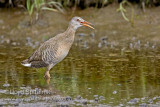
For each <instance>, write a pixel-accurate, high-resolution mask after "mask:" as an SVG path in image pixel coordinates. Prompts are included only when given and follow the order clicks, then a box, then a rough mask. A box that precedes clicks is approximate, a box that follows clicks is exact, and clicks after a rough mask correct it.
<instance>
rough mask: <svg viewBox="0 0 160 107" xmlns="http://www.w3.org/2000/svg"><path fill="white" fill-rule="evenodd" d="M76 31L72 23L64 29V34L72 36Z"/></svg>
mask: <svg viewBox="0 0 160 107" xmlns="http://www.w3.org/2000/svg"><path fill="white" fill-rule="evenodd" d="M75 32H76V29H75V28H74V26H73V25H71V24H70V25H69V26H68V28H67V30H66V31H65V34H66V36H74V35H75Z"/></svg>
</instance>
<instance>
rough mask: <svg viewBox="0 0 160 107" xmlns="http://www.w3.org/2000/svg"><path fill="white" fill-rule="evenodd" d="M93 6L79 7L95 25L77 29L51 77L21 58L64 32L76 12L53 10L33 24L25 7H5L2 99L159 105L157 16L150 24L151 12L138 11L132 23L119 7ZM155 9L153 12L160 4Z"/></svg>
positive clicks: (0, 71) (0, 58)
mask: <svg viewBox="0 0 160 107" xmlns="http://www.w3.org/2000/svg"><path fill="white" fill-rule="evenodd" d="M137 11H138V10H137ZM148 11H149V10H148ZM8 12H9V14H7V13H8ZM94 12H95V10H94V9H87V10H84V11H76V12H75V13H74V15H78V16H82V17H84V18H85V19H86V20H88V21H90V22H92V23H95V28H96V30H95V31H92V30H90V29H85V28H81V29H79V30H78V31H77V33H76V37H75V42H74V44H73V46H72V48H71V50H70V52H69V55H68V56H67V57H66V58H65V59H64V60H63V61H62V62H60V63H59V64H57V65H56V66H55V67H53V69H52V70H51V77H52V78H51V79H50V80H47V81H46V80H45V79H44V78H43V74H44V70H45V69H33V68H26V67H23V66H22V65H20V62H21V61H22V60H23V59H25V58H27V57H29V55H30V54H31V53H32V52H33V51H34V50H35V48H37V47H38V46H39V44H40V43H41V42H42V41H45V40H47V39H48V38H50V37H51V35H55V34H57V33H59V32H63V31H64V30H65V29H66V27H67V22H68V20H69V18H70V17H72V16H71V15H65V16H63V15H61V14H58V13H50V12H48V13H45V14H46V16H43V18H42V19H40V21H39V22H37V24H34V25H33V26H28V25H26V23H27V21H28V16H27V14H26V13H25V12H24V11H17V10H13V11H11V10H10V11H8V10H0V15H1V16H2V17H0V18H1V19H0V20H1V21H0V24H1V27H0V29H1V31H2V32H1V33H0V37H1V41H0V43H1V45H0V50H1V51H0V78H1V81H0V104H1V105H14V106H60V105H61V106H62V105H63V106H65V105H70V106H75V105H76V106H84V105H88V106H127V105H128V106H160V93H159V90H160V74H159V71H160V47H159V39H160V37H159V35H158V34H159V31H158V30H157V29H158V28H159V27H160V26H159V25H158V24H159V22H157V23H156V21H158V16H156V17H154V18H153V20H154V21H153V22H152V23H151V24H148V20H149V19H148V20H147V18H148V17H150V14H147V13H146V14H142V13H137V14H138V16H137V17H138V18H137V19H136V21H135V27H134V28H132V27H131V26H130V24H128V23H127V22H125V21H124V20H123V18H121V15H120V14H117V13H116V12H115V8H111V7H107V8H104V9H100V10H96V13H95V14H92V13H94ZM154 12H155V13H152V16H154V14H156V12H157V10H156V9H155V10H154ZM86 13H90V14H92V15H87V16H85V15H86ZM101 13H104V14H102V15H101V16H100V14H101ZM111 13H112V14H111ZM49 15H50V17H49ZM96 15H97V16H98V17H96ZM6 16H7V17H6ZM55 16H56V17H57V18H56V19H55V18H54V19H53V17H55ZM62 16H63V17H62ZM11 18H13V19H12V21H11V20H9V19H11ZM44 19H45V20H44ZM104 19H106V20H104ZM117 19H119V20H117ZM144 19H145V20H144ZM52 20H53V21H52ZM49 22H50V23H49ZM104 22H105V23H104ZM140 22H141V23H140ZM9 23H10V25H8V24H9ZM42 25H43V26H42ZM60 29H61V30H60ZM94 35H95V36H94Z"/></svg>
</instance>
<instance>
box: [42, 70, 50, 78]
mask: <svg viewBox="0 0 160 107" xmlns="http://www.w3.org/2000/svg"><path fill="white" fill-rule="evenodd" d="M44 78H46V79H49V78H51V77H50V73H49V71H48V70H46V72H45V74H44Z"/></svg>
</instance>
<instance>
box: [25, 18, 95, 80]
mask: <svg viewBox="0 0 160 107" xmlns="http://www.w3.org/2000/svg"><path fill="white" fill-rule="evenodd" d="M89 24H90V23H88V22H86V21H84V20H83V19H82V18H80V17H73V18H72V20H71V22H70V24H69V27H68V28H67V30H66V31H65V32H64V33H61V34H58V35H56V36H55V37H53V38H51V39H49V40H48V41H46V42H44V43H43V44H42V45H41V46H40V47H39V48H38V49H37V50H36V51H35V52H34V53H33V54H32V55H31V56H30V57H29V58H28V59H26V60H24V61H22V65H24V66H27V67H34V68H41V67H46V68H47V69H46V72H45V75H44V76H45V77H46V78H50V74H49V71H50V69H51V68H52V67H53V66H54V65H56V64H57V63H59V62H60V61H62V60H63V59H64V58H65V57H66V56H67V54H68V52H69V50H70V48H71V46H72V44H73V41H74V36H75V32H76V29H77V28H78V27H81V26H88V27H91V26H90V25H89ZM91 28H93V27H91Z"/></svg>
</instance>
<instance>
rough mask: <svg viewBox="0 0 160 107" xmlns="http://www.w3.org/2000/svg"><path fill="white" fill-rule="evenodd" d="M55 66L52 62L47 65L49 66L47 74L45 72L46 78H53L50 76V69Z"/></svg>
mask: <svg viewBox="0 0 160 107" xmlns="http://www.w3.org/2000/svg"><path fill="white" fill-rule="evenodd" d="M52 67H53V65H52V64H50V65H48V66H47V68H46V72H45V74H44V78H46V79H49V78H51V77H50V73H49V71H50V69H51V68H52Z"/></svg>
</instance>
